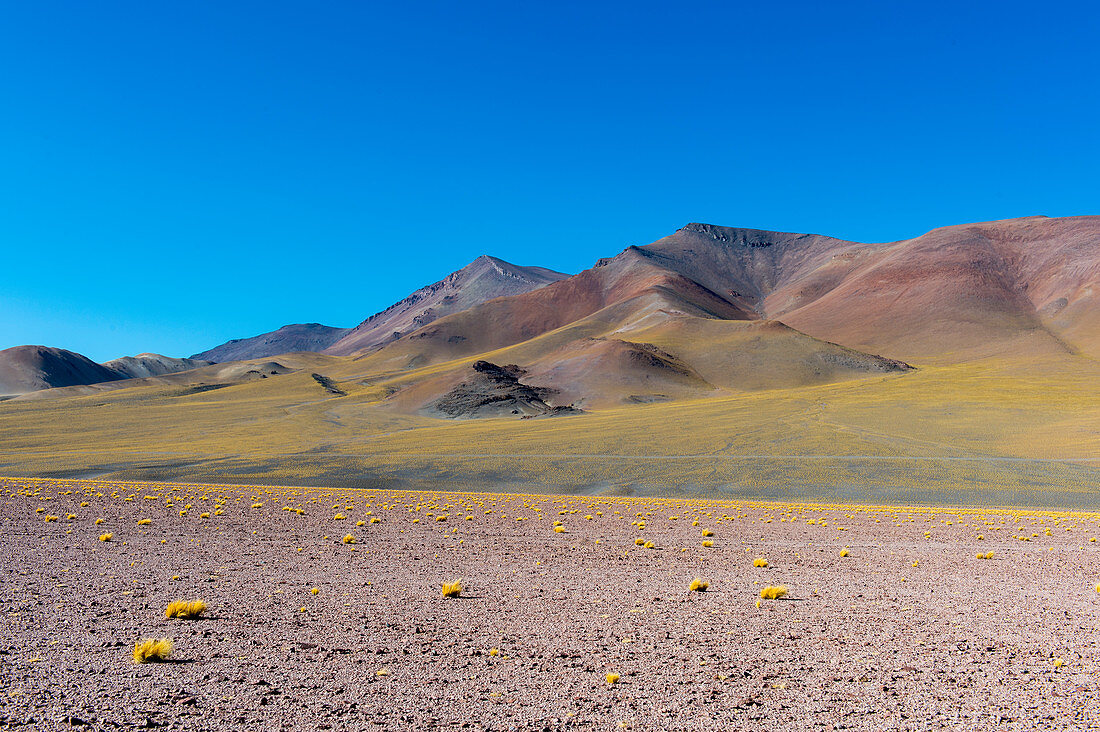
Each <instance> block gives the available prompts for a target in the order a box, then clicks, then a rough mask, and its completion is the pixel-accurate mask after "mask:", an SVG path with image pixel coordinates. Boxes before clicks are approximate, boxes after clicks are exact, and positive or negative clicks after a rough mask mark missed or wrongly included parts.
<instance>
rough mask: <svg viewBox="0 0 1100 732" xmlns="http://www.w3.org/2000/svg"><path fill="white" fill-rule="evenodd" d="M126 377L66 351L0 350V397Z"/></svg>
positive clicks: (47, 348)
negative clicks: (0, 395)
mask: <svg viewBox="0 0 1100 732" xmlns="http://www.w3.org/2000/svg"><path fill="white" fill-rule="evenodd" d="M124 378H126V377H125V376H123V375H122V374H120V373H119V372H117V371H114V370H113V369H110V368H107V367H106V366H102V365H100V364H98V363H96V362H95V361H92V360H91V359H89V358H86V357H84V356H81V355H80V354H79V353H73V352H72V351H66V350H65V349H63V348H50V347H48V346H15V347H14V348H7V349H4V350H3V351H0V394H4V395H8V394H26V393H27V392H31V391H38V390H40V389H50V388H53V387H57V386H77V385H83V384H97V383H99V382H102V381H118V380H120V379H124Z"/></svg>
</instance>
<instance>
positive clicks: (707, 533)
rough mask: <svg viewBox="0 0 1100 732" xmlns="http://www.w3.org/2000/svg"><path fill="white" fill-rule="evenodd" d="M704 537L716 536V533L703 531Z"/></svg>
mask: <svg viewBox="0 0 1100 732" xmlns="http://www.w3.org/2000/svg"><path fill="white" fill-rule="evenodd" d="M703 536H714V532H713V531H711V530H710V529H703Z"/></svg>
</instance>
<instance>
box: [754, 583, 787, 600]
mask: <svg viewBox="0 0 1100 732" xmlns="http://www.w3.org/2000/svg"><path fill="white" fill-rule="evenodd" d="M786 596H787V586H786V585H768V586H767V587H765V588H764V589H762V590H760V597H762V598H763V599H765V600H778V599H779V598H781V597H786Z"/></svg>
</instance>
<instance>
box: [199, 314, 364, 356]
mask: <svg viewBox="0 0 1100 732" xmlns="http://www.w3.org/2000/svg"><path fill="white" fill-rule="evenodd" d="M347 333H348V329H347V328H333V327H330V326H327V325H321V324H320V323H300V324H295V325H284V326H283V327H282V328H279V329H278V330H275V331H272V332H270V333H261V334H260V335H258V336H253V337H251V338H238V339H235V340H232V341H229V342H228V343H223V344H221V345H220V346H215V347H214V348H211V349H210V350H208V351H203V352H202V353H196V354H195V355H193V356H191V358H193V359H200V360H203V361H213V362H215V363H224V362H226V361H244V360H247V359H250V358H269V357H271V356H278V355H280V354H283V353H297V352H299V351H323V350H325V349H326V348H328V347H329V346H331V345H332V344H333V343H335V342H337V341H338V340H340V339H341V338H343V337H344V335H345V334H347Z"/></svg>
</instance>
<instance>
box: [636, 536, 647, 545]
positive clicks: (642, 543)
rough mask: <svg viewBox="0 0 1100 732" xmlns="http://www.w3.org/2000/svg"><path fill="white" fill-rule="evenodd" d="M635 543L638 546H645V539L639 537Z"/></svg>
mask: <svg viewBox="0 0 1100 732" xmlns="http://www.w3.org/2000/svg"><path fill="white" fill-rule="evenodd" d="M634 543H635V544H636V545H637V546H645V539H643V538H641V537H638V538H637V539H635V540H634Z"/></svg>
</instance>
